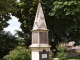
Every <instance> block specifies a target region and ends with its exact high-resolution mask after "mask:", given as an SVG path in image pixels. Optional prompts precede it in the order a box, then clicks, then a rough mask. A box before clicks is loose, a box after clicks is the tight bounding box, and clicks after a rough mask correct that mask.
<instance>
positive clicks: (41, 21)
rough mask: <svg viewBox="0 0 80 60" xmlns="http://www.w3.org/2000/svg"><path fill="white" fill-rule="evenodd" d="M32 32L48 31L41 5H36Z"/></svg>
mask: <svg viewBox="0 0 80 60" xmlns="http://www.w3.org/2000/svg"><path fill="white" fill-rule="evenodd" d="M32 30H48V29H47V26H46V22H45V18H44V14H43V10H42V6H41V3H39V4H38V8H37V12H36V17H35V21H34V25H33V29H32Z"/></svg>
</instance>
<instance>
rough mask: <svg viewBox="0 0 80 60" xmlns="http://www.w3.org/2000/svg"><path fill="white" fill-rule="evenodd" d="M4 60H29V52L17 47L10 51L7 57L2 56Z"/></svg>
mask: <svg viewBox="0 0 80 60" xmlns="http://www.w3.org/2000/svg"><path fill="white" fill-rule="evenodd" d="M3 59H6V60H31V52H30V50H29V49H26V48H25V47H21V46H18V47H17V48H15V49H14V50H12V51H10V53H9V55H6V56H4V58H3Z"/></svg>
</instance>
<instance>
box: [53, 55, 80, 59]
mask: <svg viewBox="0 0 80 60" xmlns="http://www.w3.org/2000/svg"><path fill="white" fill-rule="evenodd" d="M53 60H59V59H58V58H53ZM65 60H66V59H65ZM67 60H80V56H78V57H72V58H68V59H67Z"/></svg>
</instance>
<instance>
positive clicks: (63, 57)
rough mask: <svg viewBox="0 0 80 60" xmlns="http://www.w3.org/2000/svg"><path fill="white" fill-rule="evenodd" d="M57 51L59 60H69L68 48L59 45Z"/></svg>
mask: <svg viewBox="0 0 80 60" xmlns="http://www.w3.org/2000/svg"><path fill="white" fill-rule="evenodd" d="M57 50H58V52H57V57H58V58H59V60H67V52H66V47H64V46H61V45H58V46H57Z"/></svg>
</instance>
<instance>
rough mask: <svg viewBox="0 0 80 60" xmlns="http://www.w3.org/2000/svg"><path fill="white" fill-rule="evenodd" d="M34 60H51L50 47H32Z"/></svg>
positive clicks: (43, 45)
mask: <svg viewBox="0 0 80 60" xmlns="http://www.w3.org/2000/svg"><path fill="white" fill-rule="evenodd" d="M30 48H31V51H32V52H31V55H32V58H31V59H32V60H49V51H50V45H47V44H42V45H31V46H30Z"/></svg>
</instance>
